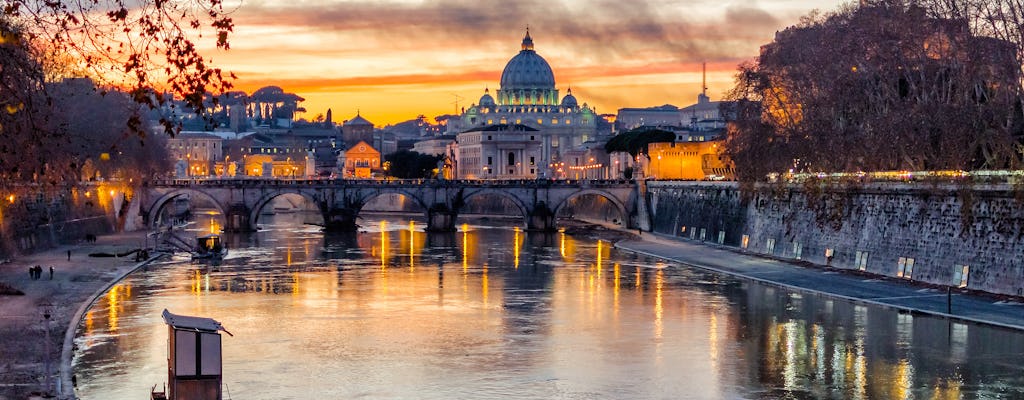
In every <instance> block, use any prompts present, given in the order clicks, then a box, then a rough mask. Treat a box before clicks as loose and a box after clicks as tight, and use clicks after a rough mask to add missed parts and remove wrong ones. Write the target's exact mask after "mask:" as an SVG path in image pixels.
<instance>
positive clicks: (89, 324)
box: [85, 310, 94, 336]
mask: <svg viewBox="0 0 1024 400" xmlns="http://www.w3.org/2000/svg"><path fill="white" fill-rule="evenodd" d="M92 313H93V311H92V310H89V312H87V313H85V335H86V336H89V335H91V334H92V330H93V327H94V325H93V320H92Z"/></svg>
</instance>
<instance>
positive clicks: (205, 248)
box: [192, 233, 228, 260]
mask: <svg viewBox="0 0 1024 400" xmlns="http://www.w3.org/2000/svg"><path fill="white" fill-rule="evenodd" d="M227 255H228V249H227V247H224V243H223V242H221V240H220V235H218V234H216V233H211V234H208V235H203V236H199V237H197V238H196V247H195V249H194V250H192V259H193V260H221V259H223V258H224V256H227Z"/></svg>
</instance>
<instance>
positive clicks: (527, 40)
mask: <svg viewBox="0 0 1024 400" xmlns="http://www.w3.org/2000/svg"><path fill="white" fill-rule="evenodd" d="M523 51H533V38H531V37H530V28H529V27H527V28H526V36H524V37H523Z"/></svg>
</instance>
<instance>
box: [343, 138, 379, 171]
mask: <svg viewBox="0 0 1024 400" xmlns="http://www.w3.org/2000/svg"><path fill="white" fill-rule="evenodd" d="M380 167H381V164H380V152H379V151H377V150H376V149H374V148H373V146H370V145H368V144H366V142H362V141H360V142H359V143H356V145H355V146H352V148H350V149H349V150H348V151H346V152H345V171H344V176H345V177H352V178H370V177H372V173H373V171H375V170H378V169H380Z"/></svg>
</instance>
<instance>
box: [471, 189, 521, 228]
mask: <svg viewBox="0 0 1024 400" xmlns="http://www.w3.org/2000/svg"><path fill="white" fill-rule="evenodd" d="M486 194H493V195H498V196H501V197H502V198H506V199H509V200H512V202H513V203H514V204H515V205H516V207H518V208H519V213H520V214H522V216H523V220H524V221H527V222H528V221H529V220H530V207H529V206H527V204H526V203H525V202H523V200H522V199H520V198H519V197H517V196H516V195H515V194H513V193H510V192H509V191H507V190H501V189H496V188H481V189H476V190H467V191H466V192H465V193H464V194H463V196H462V201H463V202H464V203H468V202H469V199H471V198H473V197H475V196H481V195H486Z"/></svg>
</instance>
